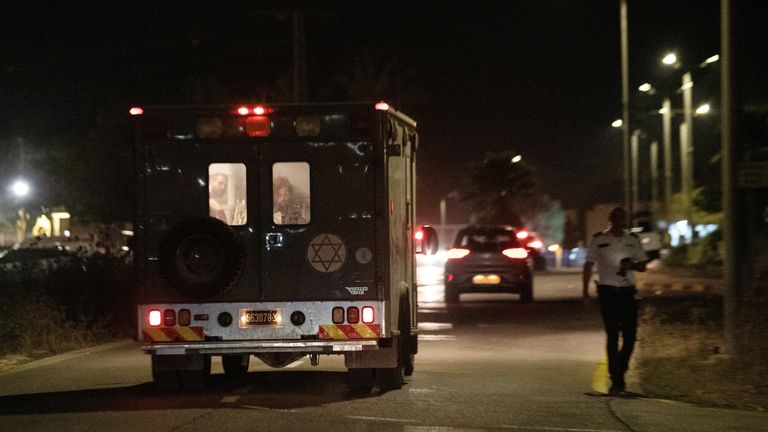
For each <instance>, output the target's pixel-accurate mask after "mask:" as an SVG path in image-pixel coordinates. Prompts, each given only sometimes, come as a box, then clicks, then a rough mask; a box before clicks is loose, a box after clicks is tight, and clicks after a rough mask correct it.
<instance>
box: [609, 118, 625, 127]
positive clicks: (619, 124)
mask: <svg viewBox="0 0 768 432" xmlns="http://www.w3.org/2000/svg"><path fill="white" fill-rule="evenodd" d="M611 126H613V127H615V128H620V127H622V126H624V120H622V119H618V120H614V121H613V123H611Z"/></svg>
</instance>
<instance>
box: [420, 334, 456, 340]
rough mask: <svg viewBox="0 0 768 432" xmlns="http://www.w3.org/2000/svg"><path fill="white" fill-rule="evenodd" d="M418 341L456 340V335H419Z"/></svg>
mask: <svg viewBox="0 0 768 432" xmlns="http://www.w3.org/2000/svg"><path fill="white" fill-rule="evenodd" d="M419 340H420V341H452V340H456V336H454V335H439V334H437V335H431V334H429V335H421V334H420V335H419Z"/></svg>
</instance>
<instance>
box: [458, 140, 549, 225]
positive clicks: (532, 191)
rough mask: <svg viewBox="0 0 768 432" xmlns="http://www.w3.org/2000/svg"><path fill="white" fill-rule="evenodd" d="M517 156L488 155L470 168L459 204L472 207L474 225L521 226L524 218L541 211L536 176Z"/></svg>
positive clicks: (504, 153)
mask: <svg viewBox="0 0 768 432" xmlns="http://www.w3.org/2000/svg"><path fill="white" fill-rule="evenodd" d="M516 156H518V154H517V152H514V151H511V150H510V151H505V152H502V153H496V154H490V155H488V156H486V158H485V159H483V160H482V161H481V162H480V163H476V164H473V165H472V168H471V172H470V178H469V184H468V186H467V187H466V190H465V192H464V193H462V200H463V201H469V202H471V203H472V204H473V207H474V214H473V218H472V219H473V222H475V223H478V224H509V225H513V226H522V225H523V219H524V218H525V217H530V216H533V215H535V214H536V213H537V212H538V211H539V210H540V209H541V208H542V206H543V202H544V196H543V194H542V192H541V185H540V183H539V181H538V178H537V177H536V173H535V171H534V170H533V169H532V168H531V167H529V166H528V165H527V164H526V163H524V162H522V161H521V160H519V158H517V157H516Z"/></svg>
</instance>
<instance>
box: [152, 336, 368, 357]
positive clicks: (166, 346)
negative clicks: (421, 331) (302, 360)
mask: <svg viewBox="0 0 768 432" xmlns="http://www.w3.org/2000/svg"><path fill="white" fill-rule="evenodd" d="M378 348H379V343H378V340H377V339H369V340H347V341H338V340H329V341H318V340H311V341H310V340H307V341H303V340H292V341H275V340H270V341H226V342H225V341H221V342H220V341H211V342H208V341H206V342H167V343H153V344H142V346H141V349H142V350H143V351H145V352H146V353H148V354H156V355H181V354H213V355H226V354H248V353H252V354H257V353H266V352H294V353H320V354H342V353H346V352H356V351H369V350H376V349H378Z"/></svg>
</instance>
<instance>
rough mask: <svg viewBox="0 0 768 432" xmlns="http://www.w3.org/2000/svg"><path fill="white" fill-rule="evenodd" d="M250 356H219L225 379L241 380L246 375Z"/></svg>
mask: <svg viewBox="0 0 768 432" xmlns="http://www.w3.org/2000/svg"><path fill="white" fill-rule="evenodd" d="M250 359H251V356H243V355H240V354H237V355H223V356H221V367H222V368H224V374H225V375H226V377H227V379H237V378H242V377H244V376H245V375H246V374H247V373H248V365H249V364H250Z"/></svg>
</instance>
